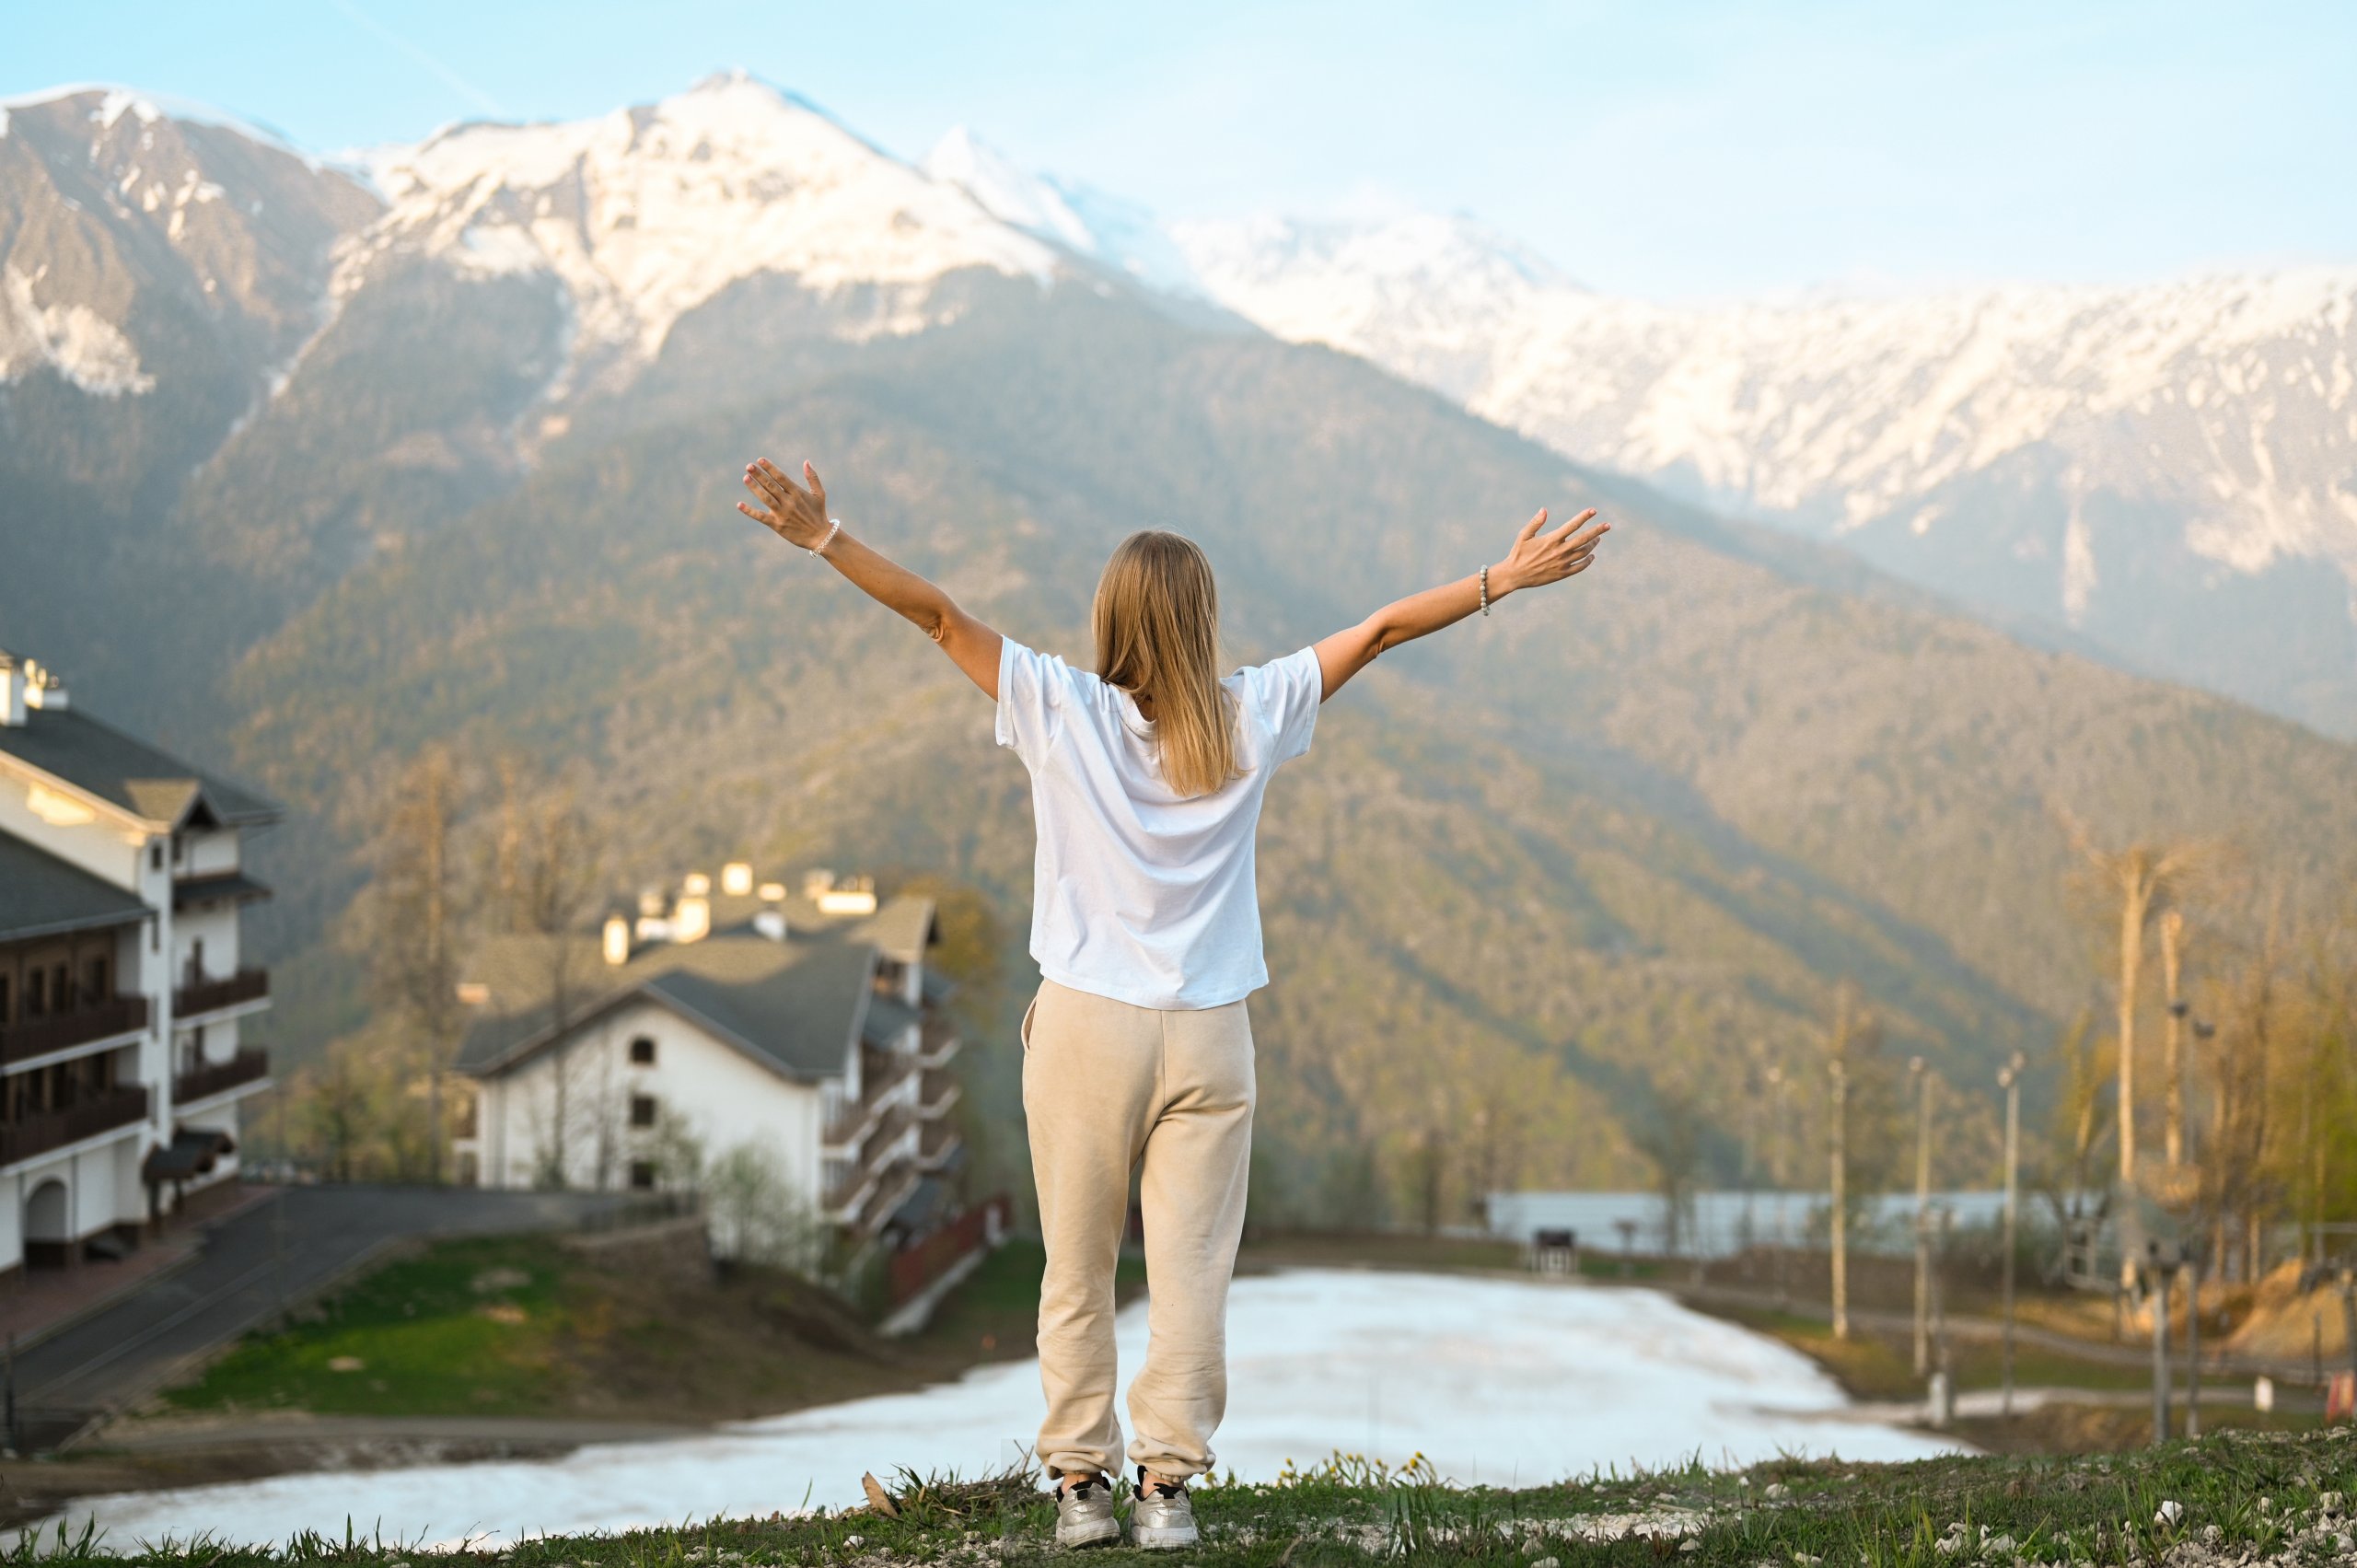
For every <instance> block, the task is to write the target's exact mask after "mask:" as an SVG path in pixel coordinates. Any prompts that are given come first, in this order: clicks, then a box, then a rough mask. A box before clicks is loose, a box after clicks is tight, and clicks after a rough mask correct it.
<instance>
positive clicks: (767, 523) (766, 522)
mask: <svg viewBox="0 0 2357 1568" xmlns="http://www.w3.org/2000/svg"><path fill="white" fill-rule="evenodd" d="M737 510H738V511H740V512H742V513H744V514H745V516H747V517H750V518H752V519H753V521H755V522H757V523H759V524H761V527H763V528H768V529H770V530H772V532H774V531H775V530H776V528H777V518H776V517H775V516H774V515H772V514H771V513H768V512H764V511H762V510H761V508H760V507H758V506H748V505H745V503H743V502H742V501H739V502H737Z"/></svg>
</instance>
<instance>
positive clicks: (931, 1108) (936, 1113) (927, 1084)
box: [917, 1067, 961, 1121]
mask: <svg viewBox="0 0 2357 1568" xmlns="http://www.w3.org/2000/svg"><path fill="white" fill-rule="evenodd" d="M960 1092H961V1091H960V1090H959V1088H958V1080H957V1078H956V1076H955V1075H953V1074H950V1073H949V1072H948V1071H947V1070H946V1069H944V1068H940V1067H929V1068H927V1069H926V1070H925V1074H924V1081H923V1083H922V1084H920V1085H918V1086H917V1114H918V1115H919V1116H922V1117H923V1118H924V1119H925V1120H926V1121H935V1120H937V1119H938V1118H940V1117H943V1116H946V1115H947V1114H948V1113H949V1108H950V1107H951V1106H953V1105H956V1104H957V1103H958V1094H959V1093H960Z"/></svg>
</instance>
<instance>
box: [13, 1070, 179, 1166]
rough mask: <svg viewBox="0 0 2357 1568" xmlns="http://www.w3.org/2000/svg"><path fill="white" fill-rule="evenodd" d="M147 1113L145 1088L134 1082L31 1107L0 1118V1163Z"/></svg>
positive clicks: (89, 1135) (106, 1129)
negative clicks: (56, 1106)
mask: <svg viewBox="0 0 2357 1568" xmlns="http://www.w3.org/2000/svg"><path fill="white" fill-rule="evenodd" d="M146 1116H147V1091H146V1089H145V1087H144V1086H140V1085H137V1084H126V1085H122V1086H117V1087H115V1088H111V1089H107V1090H104V1091H102V1092H100V1093H99V1094H97V1095H94V1096H92V1097H91V1098H88V1099H86V1100H84V1101H83V1102H82V1103H81V1104H79V1105H71V1106H67V1107H66V1108H65V1109H63V1110H42V1111H35V1112H34V1113H33V1114H32V1115H30V1116H27V1117H24V1118H21V1119H20V1120H18V1121H9V1122H0V1166H9V1165H15V1164H17V1162H18V1161H20V1160H29V1159H31V1158H32V1157H33V1156H36V1155H45V1154H47V1153H49V1152H50V1151H51V1150H52V1149H62V1148H64V1146H65V1145H66V1144H78V1143H80V1142H81V1141H82V1140H83V1139H85V1138H95V1137H97V1136H98V1135H99V1133H101V1132H112V1131H113V1130H114V1129H116V1128H118V1127H128V1126H130V1125H131V1124H132V1123H133V1122H134V1121H145V1119H146Z"/></svg>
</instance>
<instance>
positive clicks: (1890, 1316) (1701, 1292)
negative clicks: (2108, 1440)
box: [1652, 1284, 2345, 1387]
mask: <svg viewBox="0 0 2357 1568" xmlns="http://www.w3.org/2000/svg"><path fill="white" fill-rule="evenodd" d="M1652 1288H1655V1289H1659V1290H1664V1291H1666V1292H1667V1293H1668V1294H1670V1295H1676V1296H1680V1297H1683V1298H1685V1299H1687V1300H1689V1301H1695V1302H1714V1303H1720V1304H1724V1305H1726V1306H1733V1307H1754V1308H1766V1309H1769V1310H1772V1311H1778V1312H1785V1313H1789V1314H1791V1315H1792V1316H1794V1317H1796V1318H1816V1319H1817V1320H1819V1321H1821V1322H1829V1321H1830V1320H1831V1319H1832V1317H1833V1311H1832V1308H1831V1307H1828V1306H1826V1305H1825V1304H1824V1303H1823V1302H1818V1301H1807V1300H1804V1299H1802V1298H1800V1297H1798V1296H1795V1297H1794V1298H1793V1299H1791V1300H1789V1301H1782V1302H1780V1301H1778V1300H1777V1299H1776V1297H1775V1295H1774V1294H1773V1293H1772V1292H1770V1291H1764V1290H1744V1289H1739V1288H1736V1287H1734V1286H1729V1285H1686V1286H1679V1285H1675V1284H1656V1285H1655V1286H1653V1287H1652ZM1850 1321H1851V1322H1852V1323H1853V1324H1856V1325H1857V1326H1858V1327H1860V1328H1862V1329H1879V1330H1886V1331H1889V1332H1906V1333H1911V1332H1912V1331H1913V1330H1914V1328H1915V1319H1914V1318H1913V1316H1912V1315H1910V1314H1909V1313H1905V1312H1877V1311H1870V1310H1864V1309H1861V1308H1858V1307H1852V1308H1851V1310H1850ZM1947 1330H1948V1332H1949V1333H1950V1334H1952V1335H1954V1336H1956V1338H1958V1339H1973V1340H1993V1339H1997V1338H1999V1337H2000V1336H2002V1335H2003V1333H2004V1324H2003V1322H2001V1321H2000V1320H1999V1319H1997V1318H1979V1317H1966V1316H1961V1315H1956V1314H1951V1315H1950V1316H1949V1317H1948V1318H1947ZM2014 1342H2015V1343H2016V1344H2022V1345H2036V1346H2039V1347H2041V1348H2044V1349H2047V1350H2053V1351H2061V1352H2062V1353H2065V1354H2068V1355H2074V1356H2077V1357H2079V1358H2080V1359H2081V1360H2083V1361H2095V1362H2102V1363H2105V1364H2107V1365H2114V1366H2143V1367H2149V1366H2151V1365H2153V1346H2152V1342H2151V1341H2150V1340H2149V1339H2147V1340H2142V1341H2135V1340H2129V1341H2113V1342H2106V1341H2102V1340H2088V1339H2082V1338H2080V1337H2079V1336H2078V1335H2076V1334H2066V1333H2061V1332H2059V1331H2057V1330H2052V1329H2047V1328H2041V1327H2040V1326H2038V1324H2035V1323H2022V1322H2016V1323H2015V1324H2014ZM2201 1343H2202V1350H2201V1375H2202V1376H2203V1377H2204V1378H2211V1377H2237V1376H2239V1377H2251V1376H2258V1375H2259V1374H2261V1373H2264V1374H2266V1375H2267V1376H2270V1377H2272V1378H2275V1379H2276V1380H2278V1381H2279V1382H2287V1383H2295V1384H2296V1383H2305V1382H2306V1381H2307V1380H2308V1377H2309V1375H2310V1367H2309V1364H2308V1363H2307V1362H2306V1361H2289V1360H2264V1359H2260V1358H2258V1357H2254V1356H2237V1355H2221V1354H2218V1353H2217V1352H2216V1350H2215V1345H2216V1341H2214V1340H2213V1339H2212V1338H2211V1337H2210V1336H2208V1335H2206V1334H2205V1335H2204V1336H2202V1342H2201ZM2169 1359H2170V1361H2171V1363H2172V1364H2173V1365H2176V1366H2177V1367H2178V1368H2179V1370H2180V1371H2181V1370H2182V1369H2183V1367H2184V1365H2185V1336H2184V1334H2183V1333H2182V1332H2179V1333H2177V1334H2173V1335H2171V1336H2170V1340H2169ZM2342 1365H2345V1363H2341V1362H2340V1361H2338V1360H2337V1359H2328V1360H2327V1361H2326V1363H2325V1368H2326V1370H2327V1371H2328V1372H2330V1371H2338V1370H2340V1367H2341V1366H2342ZM2206 1386H2207V1385H2206V1384H2205V1387H2206Z"/></svg>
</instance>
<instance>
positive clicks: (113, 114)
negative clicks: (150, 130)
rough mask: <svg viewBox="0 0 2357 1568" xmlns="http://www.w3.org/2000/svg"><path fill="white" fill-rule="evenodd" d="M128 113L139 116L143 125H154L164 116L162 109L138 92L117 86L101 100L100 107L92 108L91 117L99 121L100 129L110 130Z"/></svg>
mask: <svg viewBox="0 0 2357 1568" xmlns="http://www.w3.org/2000/svg"><path fill="white" fill-rule="evenodd" d="M126 113H128V114H134V115H136V116H138V119H139V122H140V123H141V124H143V125H153V124H154V123H155V122H157V121H158V120H161V119H162V118H163V117H164V111H163V110H160V109H157V107H156V106H155V105H154V104H152V103H150V102H148V101H147V100H146V99H144V98H142V97H140V96H139V95H138V94H137V93H134V92H133V91H131V90H130V89H129V88H127V87H115V88H113V89H111V90H110V91H109V92H108V94H107V95H106V97H104V98H102V99H99V107H98V108H96V109H94V110H90V118H91V119H92V120H95V121H96V122H98V123H99V129H101V130H107V131H110V130H112V129H114V122H116V121H118V120H120V119H122V117H123V116H124V115H125V114H126Z"/></svg>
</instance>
